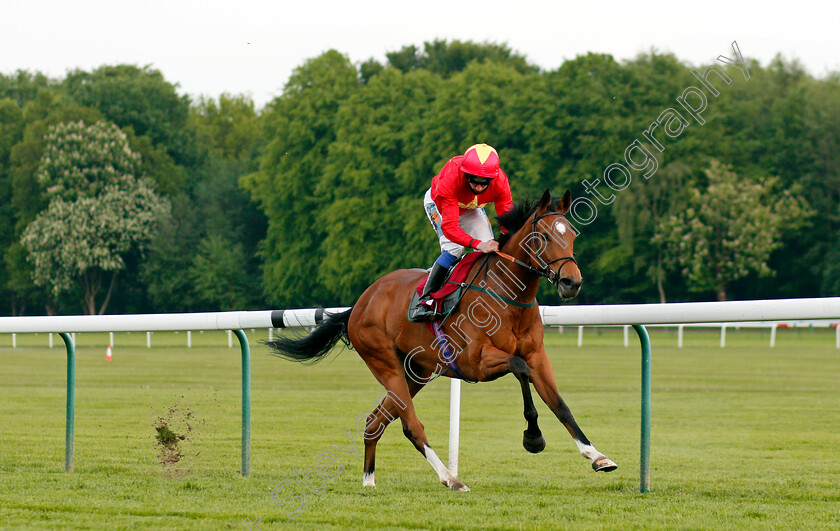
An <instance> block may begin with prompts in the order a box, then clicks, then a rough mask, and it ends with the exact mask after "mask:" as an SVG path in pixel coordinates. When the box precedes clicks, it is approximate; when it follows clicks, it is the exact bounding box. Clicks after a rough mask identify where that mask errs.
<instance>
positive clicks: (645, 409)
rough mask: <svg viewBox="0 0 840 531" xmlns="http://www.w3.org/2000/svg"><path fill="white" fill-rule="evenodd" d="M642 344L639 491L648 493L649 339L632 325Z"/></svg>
mask: <svg viewBox="0 0 840 531" xmlns="http://www.w3.org/2000/svg"><path fill="white" fill-rule="evenodd" d="M633 329H634V330H636V333H637V334H638V335H639V340H640V341H641V343H642V422H641V424H642V433H641V442H640V444H639V447H640V450H639V453H640V455H639V491H640V492H642V493H645V492H650V401H651V392H650V388H651V351H650V337H649V336H648V333H647V330H645V327H644V326H642V325H633Z"/></svg>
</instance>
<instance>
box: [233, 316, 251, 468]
mask: <svg viewBox="0 0 840 531" xmlns="http://www.w3.org/2000/svg"><path fill="white" fill-rule="evenodd" d="M233 333H234V334H236V337H237V339H239V346H240V347H242V476H247V475H248V474H250V473H251V348H250V346H249V345H248V336H246V335H245V332H243V331H242V330H234V331H233Z"/></svg>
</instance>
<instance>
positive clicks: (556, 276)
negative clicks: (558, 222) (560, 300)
mask: <svg viewBox="0 0 840 531" xmlns="http://www.w3.org/2000/svg"><path fill="white" fill-rule="evenodd" d="M548 216H561V217H562V218H563V219H566V216H565V215H564V214H563V213H562V212H545V213H544V214H543V215H542V216H537V214H536V212H535V213H534V219H533V220H532V221H531V234H540V235H543V234H542V233H540V232H537V223H539V221H540V220H541V219H543V218H545V217H548ZM543 236H544V235H543ZM531 249H532V250H533V251H534V256H536V257H537V258H538V259H539V261H540V262H542V263H544V264H545V267H534V266H532V265H531V264H526V263H525V262H523V261H522V260H517V259H516V258H514V257H512V256H510V255H509V254H505V253H502V252H500V251H496V254H498V255H499V256H501V257H502V258H504V259H506V260H509V261H511V262H514V263H515V264H516V265H518V266H521V267H524V268H525V269H527V270H529V271H531V272H532V273H535V274H537V275H539V276H541V277H544V278H547V279H548V281H549V282H551V283H552V284H553V285H554V286H557V283H558V282H559V281H560V271H561V270H562V269H563V266H564V265H566V264H567V263H568V262H574V263H575V264H577V260H575V257H574V256H561V257H560V258H555V259H554V260H551V261H549V262H546V261H545V260H543V259H542V256H541V255H540V254H541V253H540V251H538V250H537V248H536V244H535V243H534V241H533V240H531ZM560 261H562V262H563V263H562V264H560V267H558V268H557V272H556V273H555V272H554V271H552V270H551V268H550V267H549V266H550V265H552V264H554V263H557V262H560Z"/></svg>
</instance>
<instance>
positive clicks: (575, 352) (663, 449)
mask: <svg viewBox="0 0 840 531" xmlns="http://www.w3.org/2000/svg"><path fill="white" fill-rule="evenodd" d="M650 333H651V343H652V347H653V407H652V409H653V426H652V444H651V447H652V455H651V465H652V466H651V492H650V493H649V494H640V493H639V492H638V491H639V429H640V428H639V408H640V405H639V400H640V399H639V394H640V378H639V366H640V361H639V358H640V354H639V348H638V344H637V340H636V338H635V337H631V346H630V347H629V348H625V347H624V346H623V336H622V332H621V330H620V329H611V330H605V331H602V332H595V331H592V330H591V329H587V331H586V333H585V335H584V346H583V347H582V348H579V347H577V333H576V329H574V328H568V329H567V331H566V333H565V334H558V333H557V331H556V330H553V329H552V330H547V331H546V345H547V350H548V352H549V356H550V358H551V360H552V362H553V364H554V372H555V375H556V378H557V383H558V387H559V389H560V393H561V394H562V395H563V397H564V398H565V399H566V401H567V402H568V404H569V406H570V407H571V409H572V412H573V413H574V414H575V416H576V418H577V420H578V422H579V424H580V425H581V427H582V428H583V430H584V432H585V433H586V434H587V436H588V437H589V438H590V439H591V440H592V442H593V443H594V444H595V446H596V447H597V448H598V449H599V450H601V451H602V452H603V453H605V454H606V455H607V456H609V457H610V458H611V459H613V460H614V461H615V462H616V463H618V465H619V468H618V470H616V471H615V472H612V473H610V474H596V473H594V472H592V470H591V469H590V468H589V466H588V464H587V462H586V461H585V460H584V459H583V458H582V457H581V456H580V455H579V454H578V452H577V449H576V448H575V446H574V444H573V442H572V440H571V438H570V437H569V435H568V434H567V433H566V432H565V430H564V429H563V428H562V427H561V426H560V424H559V422H558V421H557V420H556V419H554V418H553V417H552V416H551V413H550V412H549V411H548V408H547V407H545V405H544V404H543V403H542V402H541V401H539V402H538V403H537V408H538V411H539V413H540V425H541V427H542V430H543V433H544V435H545V438H546V441H547V447H546V450H545V451H544V452H543V453H541V454H538V455H532V454H529V453H527V452H526V451H525V450H524V449H523V448H522V446H521V437H522V431H523V429H524V428H525V421H524V419H523V418H522V398H521V394H520V391H519V385H518V383H517V382H516V380H515V379H514V378H513V377H512V376H506V377H504V378H502V379H500V380H497V381H496V382H492V383H488V384H478V385H464V386H463V389H462V399H461V400H462V413H461V414H462V417H461V419H462V420H461V443H460V446H461V453H460V466H459V472H460V477H461V479H462V480H463V481H464V482H465V483H466V484H467V485H468V486H469V487H470V488H471V489H472V491H471V492H468V493H453V492H449V491H448V490H446V489H445V488H444V487H443V486H441V485H439V484H438V483H437V479H436V475H435V474H434V472H433V471H432V469H431V468H430V467H429V465H428V464H427V462H426V460H425V459H423V458H422V456H421V455H420V454H419V453H418V452H417V451H416V450H415V449H414V448H413V447H412V446H411V445H410V444H409V443H408V441H407V440H406V439H405V437H404V436H403V434H402V433H401V430H400V429H399V428H397V427H391V428H389V429H388V431H387V432H386V434H385V436H384V437H383V439H382V441H380V443H379V450H378V452H377V469H376V483H377V488H376V489H375V490H370V489H364V488H362V486H361V475H362V474H361V469H362V458H361V455H359V456H351V455H348V454H347V452H352V451H353V450H354V446H353V444H351V442H349V441H348V439H347V433H346V431H345V430H346V429H348V428H350V429H351V433H352V435H353V441H355V449H356V450H357V451H358V452H359V453H361V452H362V440H361V437H359V436H358V435H357V434H355V433H354V432H352V428H353V427H354V426H355V421H356V417H357V416H359V415H360V414H362V413H365V412H367V411H370V409H371V403H372V402H373V401H374V400H375V399H376V397H377V396H378V395H379V394H380V393H381V391H382V388H381V387H380V386H379V385H378V384H377V383H376V381H375V380H374V378H373V376H372V375H371V374H370V372H369V371H368V370H367V368H366V367H365V366H364V364H363V363H362V361H361V360H360V359H359V357H358V356H357V355H356V354H355V353H354V352H347V351H345V352H343V353H341V354H340V355H339V356H337V357H332V358H330V359H328V360H325V361H324V362H322V363H320V364H318V365H316V366H300V365H296V364H293V363H291V362H287V361H284V360H280V359H275V358H272V357H270V356H268V355H267V354H266V350H265V348H264V347H262V346H261V345H260V344H259V343H258V341H259V340H260V339H265V338H266V337H267V334H266V332H265V331H264V330H262V331H260V330H258V331H257V332H256V333H252V332H251V331H248V337H249V339H250V341H251V345H252V389H253V390H252V395H253V396H252V406H251V408H252V434H251V453H252V457H251V476H250V477H247V478H243V477H241V476H240V475H239V455H240V454H239V452H240V446H239V444H240V435H241V432H240V429H241V428H240V421H241V417H240V415H241V410H240V404H241V396H240V381H241V376H240V356H239V348H238V345H236V342H234V346H233V348H228V346H227V345H228V343H227V336H226V334H225V333H224V332H218V331H217V332H205V333H201V334H199V333H193V334H192V348H187V338H186V333H184V332H181V333H173V332H166V333H155V334H153V337H152V347H153V348H151V349H148V348H146V335H145V334H144V333H131V334H128V333H118V334H116V335H115V345H114V349H113V361H112V362H110V363H106V362H105V346H106V345H107V343H108V335H107V334H93V333H91V334H78V335H77V361H76V378H77V389H76V418H75V433H76V439H75V449H76V450H75V471H74V472H73V473H72V474H67V473H65V472H64V419H65V417H64V399H65V354H64V349H63V345H62V342H61V341H60V340H59V339H58V338H57V337H55V338H54V339H55V345H56V347H55V348H53V349H49V348H47V346H48V339H47V336H46V335H45V334H37V335H36V334H19V335H18V336H17V345H18V348H17V349H14V350H13V349H12V348H11V346H12V338H11V335H10V334H2V335H0V426H2V427H0V528H3V529H7V528H8V529H16V528H97V529H101V528H105V527H108V528H115V529H117V528H119V529H122V528H132V529H144V528H148V529H161V528H170V529H220V528H221V529H243V530H244V529H248V528H249V524H248V522H246V519H248V520H249V521H250V522H253V523H251V524H250V525H251V528H252V529H262V530H266V529H279V528H283V527H286V526H290V528H291V526H293V527H294V528H311V529H324V528H336V529H338V528H362V527H366V528H389V529H393V528H413V529H418V528H420V529H425V528H429V529H462V528H468V529H492V528H500V529H502V528H503V529H518V528H526V529H531V528H584V529H597V528H605V529H615V528H623V529H633V528H638V529H641V528H644V529H651V528H706V529H712V528H714V529H721V528H745V527H748V528H809V529H819V528H826V529H829V528H831V529H837V528H840V487H838V485H840V459H838V455H840V454H838V448H839V447H840V435H838V433H840V350H838V349H836V348H835V346H834V337H835V336H834V330H829V329H814V330H809V329H780V330H778V332H777V334H778V335H777V338H776V347H775V348H772V349H771V348H768V346H767V345H768V338H769V332H768V331H767V330H755V329H746V330H738V331H736V330H733V329H729V330H728V332H727V338H726V344H727V346H726V348H721V347H720V335H719V330H709V331H704V330H694V329H691V330H689V329H687V330H686V331H685V338H684V342H685V347H684V348H681V349H680V348H677V347H676V345H677V335H676V331H675V330H662V329H655V328H654V329H650ZM448 392H449V385H448V381H447V380H446V379H440V380H438V381H435V382H432V383H431V384H430V385H429V386H428V387H427V388H426V389H425V390H423V391H422V392H421V393H420V394H419V395H418V397H417V399H416V400H415V405H416V408H417V412H418V416H419V418H420V420H421V422H423V423H424V425H425V427H426V433H427V435H428V437H429V439H430V442H431V444H432V446H433V447H434V448H435V449H436V451H437V453H438V455H440V456H446V455H447V447H446V445H447V439H448V433H447V432H448V425H449V424H448V423H449V420H448V411H449V410H448ZM174 404H177V405H178V408H179V411H182V412H183V411H189V412H191V413H192V414H193V417H192V419H191V420H190V422H192V425H193V427H194V429H193V431H192V432H191V434H190V437H191V440H190V441H187V442H185V443H183V452H184V458H183V460H182V461H181V462H180V463H178V464H177V465H178V466H176V467H175V468H174V469H173V468H170V469H169V470H165V469H164V467H163V466H162V465H161V464H159V463H158V461H157V454H156V452H157V450H156V444H155V430H154V428H153V427H152V425H153V423H154V422H155V421H156V419H158V418H159V417H161V416H164V415H165V414H166V413H167V411H168V409H169V408H170V407H171V406H173V405H174ZM333 443H335V445H334V444H333ZM342 448H343V449H342ZM325 452H331V453H332V454H334V455H336V456H337V459H336V461H334V462H333V463H331V464H330V466H329V467H324V468H325V469H326V471H327V473H328V474H329V475H331V476H334V477H333V478H332V479H329V480H323V479H320V478H319V477H318V476H317V475H316V473H315V472H312V471H310V473H309V475H308V478H309V480H310V482H311V483H312V488H313V489H315V490H318V489H323V490H320V492H318V493H313V492H311V491H309V490H306V489H307V487H305V486H304V485H303V484H302V483H301V482H299V481H297V480H296V479H295V478H296V474H297V473H298V472H304V473H305V471H306V469H314V468H315V467H316V466H318V465H317V464H318V463H319V461H318V459H319V456H320V455H322V454H324V453H325ZM320 464H321V465H324V462H323V461H321V462H320ZM342 466H344V467H345V468H343V469H342ZM289 480H291V481H292V482H294V484H295V485H297V487H293V486H291V485H292V483H287V484H286V485H285V486H284V487H283V488H282V489H280V492H282V493H283V494H282V495H283V496H288V495H289V494H291V493H293V492H294V491H295V490H296V489H300V490H301V491H303V492H306V506H305V508H303V509H301V505H300V503H299V502H301V501H302V496H301V497H300V498H297V499H295V500H294V501H293V502H292V503H289V504H288V505H286V506H282V507H281V506H279V505H277V504H275V503H274V502H273V501H272V489H273V488H274V487H275V486H277V485H280V484H283V483H284V482H286V481H289ZM295 510H300V512H299V514H298V515H297V516H296V517H295V518H294V519H290V518H289V517H288V516H287V513H290V512H294V511H295Z"/></svg>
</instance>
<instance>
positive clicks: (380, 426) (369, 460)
mask: <svg viewBox="0 0 840 531" xmlns="http://www.w3.org/2000/svg"><path fill="white" fill-rule="evenodd" d="M430 375H431V371H429V372H428V373H424V374H423V375H422V378H423V380H424V381H425V379H426V378H428V377H429V376H430ZM424 385H425V384H422V383H419V382H416V381H414V380H411V381H409V382H408V390H409V394H410V395H411V397H412V398H414V396H415V395H416V394H417V393H418V392H419V391H420V389H423V387H424ZM386 393H387V394H386V395H385V397H384V398H383V399H382V402H381V403H380V404H379V406H378V407H377V408H376V409H375V410H373V412H372V413H371V414H370V415H368V417H367V421H366V423H365V435H364V436H365V471H364V477H363V479H362V485H363V486H365V487H376V481H375V479H374V469H375V468H376V466H375V465H376V443H378V442H379V439H381V438H382V434H383V433H385V428H387V427H388V424H390V423H391V422H392V421H394V420H395V419H397V418H399V412H400V410H401V409H405V407H406V405H405V404H404V403H403V402H402V401H401V400H400V399H399V398H398V397H397V396H396V395H392V394H391V392H390V391H387V392H386Z"/></svg>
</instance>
